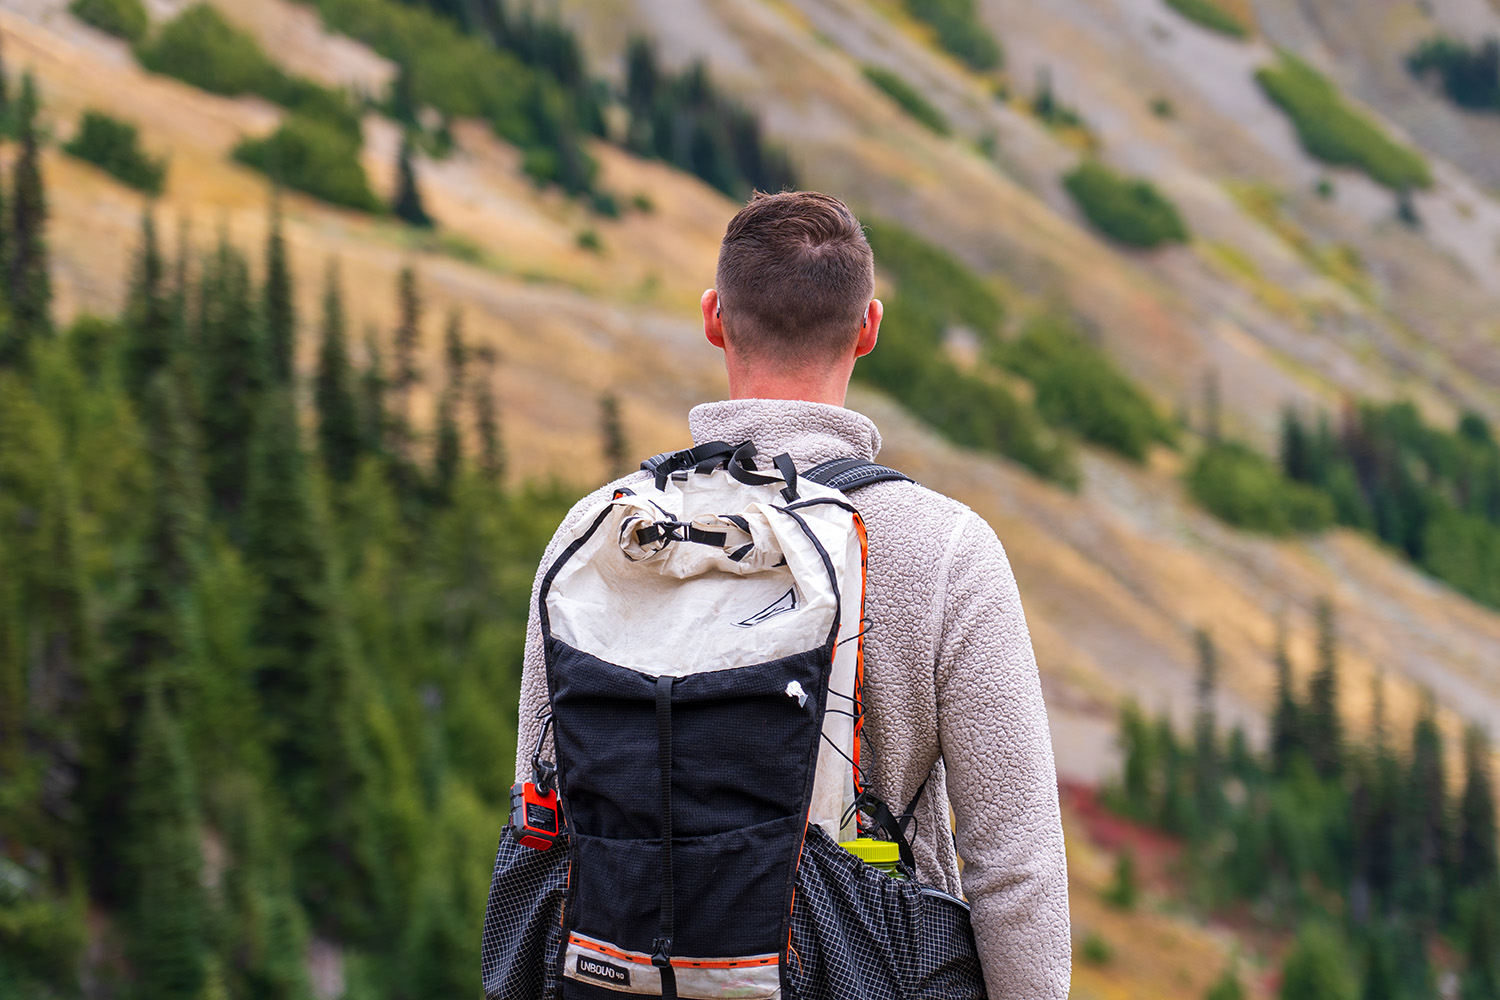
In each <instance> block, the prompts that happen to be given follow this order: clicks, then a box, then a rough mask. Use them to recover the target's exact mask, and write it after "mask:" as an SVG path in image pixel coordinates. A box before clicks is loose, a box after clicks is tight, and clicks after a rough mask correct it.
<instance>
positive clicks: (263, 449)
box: [245, 387, 328, 773]
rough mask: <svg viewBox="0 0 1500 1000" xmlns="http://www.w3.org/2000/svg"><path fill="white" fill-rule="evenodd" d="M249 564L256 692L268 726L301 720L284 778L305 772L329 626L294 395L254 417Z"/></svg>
mask: <svg viewBox="0 0 1500 1000" xmlns="http://www.w3.org/2000/svg"><path fill="white" fill-rule="evenodd" d="M245 508H246V514H245V523H246V529H247V530H246V545H245V558H246V561H247V562H248V563H249V564H250V566H251V567H252V568H253V569H255V570H256V571H257V572H258V573H259V574H260V576H261V578H262V580H263V581H264V582H265V584H266V587H265V592H264V595H263V597H262V604H261V608H260V612H259V614H258V616H257V620H256V626H255V640H256V645H257V646H258V647H259V648H260V650H261V663H262V666H261V669H260V670H259V672H258V675H259V676H258V683H257V687H258V689H259V690H260V692H261V695H262V699H263V708H264V710H265V712H266V716H267V718H268V719H272V720H292V719H297V720H299V723H298V724H296V725H288V726H287V727H286V731H287V734H288V739H289V741H290V743H291V744H292V745H291V746H288V745H283V746H281V747H279V748H278V750H279V754H278V756H279V760H278V763H279V764H280V765H281V770H282V772H283V773H291V772H294V771H296V770H297V769H299V768H301V767H303V766H305V765H306V764H307V763H308V761H307V760H306V759H304V758H305V755H303V754H300V753H298V752H297V748H296V746H295V743H296V742H297V741H298V740H299V739H302V738H305V737H306V735H307V734H306V733H305V732H300V730H303V728H304V725H317V724H318V722H317V720H316V719H311V718H309V719H302V718H301V717H302V716H303V714H304V713H305V712H307V711H308V710H309V708H310V707H311V706H309V705H308V703H307V698H308V695H309V692H310V687H311V684H310V682H311V676H312V671H313V664H314V662H315V659H316V657H317V656H318V655H319V654H320V652H321V650H320V646H321V644H322V641H323V639H324V628H325V624H326V621H325V620H326V605H325V597H326V592H327V585H328V581H327V563H326V560H327V555H326V552H325V550H324V548H323V545H322V541H321V539H320V536H319V533H318V531H317V528H316V525H315V523H314V516H313V507H312V497H311V493H310V489H309V483H308V478H307V465H306V455H305V453H304V451H303V449H302V444H301V440H300V435H299V432H298V426H297V414H296V410H295V407H294V404H293V402H292V397H291V392H290V390H289V389H286V388H282V387H278V388H273V389H269V390H267V391H266V392H265V393H264V394H263V396H262V399H261V402H260V406H259V410H258V412H257V414H256V422H255V434H254V440H253V442H252V445H251V451H250V481H249V493H248V497H247V500H246V505H245Z"/></svg>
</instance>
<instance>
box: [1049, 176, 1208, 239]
mask: <svg viewBox="0 0 1500 1000" xmlns="http://www.w3.org/2000/svg"><path fill="white" fill-rule="evenodd" d="M1063 186H1064V187H1066V188H1067V189H1068V193H1069V194H1070V195H1072V196H1073V200H1074V201H1075V202H1077V203H1078V207H1079V208H1080V209H1081V210H1082V211H1083V214H1084V215H1086V216H1088V220H1089V222H1091V223H1093V225H1094V226H1095V228H1097V229H1098V230H1099V231H1100V232H1102V233H1104V234H1105V235H1106V236H1108V237H1110V238H1111V239H1114V240H1116V241H1118V242H1120V243H1124V244H1127V245H1129V246H1135V247H1146V248H1150V247H1158V246H1161V245H1162V244H1164V243H1185V242H1187V239H1188V230H1187V225H1186V223H1184V222H1183V221H1182V216H1181V215H1180V214H1179V213H1178V211H1177V206H1176V205H1173V204H1172V202H1171V201H1169V200H1167V198H1166V196H1165V195H1163V194H1162V193H1161V192H1160V191H1158V190H1156V188H1155V187H1154V186H1152V185H1151V183H1150V182H1149V181H1144V180H1140V179H1139V178H1134V177H1126V176H1124V175H1122V174H1118V173H1116V172H1115V171H1113V170H1111V169H1110V168H1109V167H1106V166H1105V165H1104V164H1102V163H1100V162H1098V161H1097V160H1086V161H1084V162H1083V163H1081V164H1080V165H1079V166H1078V167H1077V168H1075V169H1074V170H1073V171H1072V172H1071V173H1069V174H1068V175H1067V176H1066V177H1064V178H1063Z"/></svg>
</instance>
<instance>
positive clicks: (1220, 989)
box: [1203, 965, 1245, 1000]
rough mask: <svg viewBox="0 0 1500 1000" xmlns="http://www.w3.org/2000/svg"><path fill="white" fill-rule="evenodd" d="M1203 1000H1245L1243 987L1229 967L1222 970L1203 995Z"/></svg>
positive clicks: (1231, 967) (1232, 967)
mask: <svg viewBox="0 0 1500 1000" xmlns="http://www.w3.org/2000/svg"><path fill="white" fill-rule="evenodd" d="M1203 1000H1245V987H1244V986H1242V985H1241V984H1240V977H1239V974H1238V973H1236V972H1235V970H1234V966H1233V965H1231V966H1229V967H1228V968H1226V969H1225V970H1224V972H1223V973H1222V974H1221V975H1220V976H1219V978H1218V979H1217V980H1215V981H1214V984H1213V985H1212V986H1210V987H1209V988H1208V992H1207V993H1205V994H1204V995H1203Z"/></svg>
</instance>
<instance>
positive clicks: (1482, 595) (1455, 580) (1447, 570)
mask: <svg viewBox="0 0 1500 1000" xmlns="http://www.w3.org/2000/svg"><path fill="white" fill-rule="evenodd" d="M1422 549H1423V552H1422V565H1423V567H1424V568H1425V569H1426V570H1427V572H1429V573H1431V574H1432V575H1433V576H1435V577H1437V578H1438V579H1440V580H1442V581H1444V582H1446V583H1447V584H1449V585H1450V586H1452V587H1453V588H1454V589H1456V590H1459V591H1461V592H1463V593H1465V594H1467V595H1469V596H1470V597H1472V598H1474V600H1476V601H1481V602H1483V603H1485V604H1488V605H1489V606H1490V607H1492V608H1494V607H1500V527H1496V526H1495V525H1494V524H1492V523H1491V522H1489V521H1487V520H1485V519H1484V518H1482V517H1476V516H1474V515H1472V514H1465V513H1462V512H1459V511H1455V510H1451V509H1448V510H1443V511H1442V512H1441V513H1439V514H1437V515H1436V516H1434V517H1433V518H1432V519H1431V520H1430V521H1428V522H1427V524H1426V526H1425V528H1424V530H1423V533H1422Z"/></svg>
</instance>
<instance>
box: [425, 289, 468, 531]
mask: <svg viewBox="0 0 1500 1000" xmlns="http://www.w3.org/2000/svg"><path fill="white" fill-rule="evenodd" d="M468 354H469V351H468V347H467V346H466V345H465V344H464V330H463V315H462V314H461V313H460V312H459V311H458V310H457V309H455V310H453V311H452V312H451V313H449V314H448V329H447V333H446V335H445V338H444V349H443V355H444V358H445V361H446V365H447V384H446V385H445V386H444V387H443V392H442V395H441V396H439V397H438V412H437V420H436V424H437V447H436V449H435V451H434V455H433V486H434V488H435V489H436V491H437V494H438V496H439V498H441V499H443V500H445V501H446V500H447V499H448V498H449V497H451V495H452V490H453V483H454V481H455V480H456V479H457V478H458V471H459V465H460V463H461V462H462V461H463V441H462V438H461V436H460V434H459V429H458V406H459V403H460V402H461V401H462V400H463V396H464V383H465V382H466V380H467V378H468Z"/></svg>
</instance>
